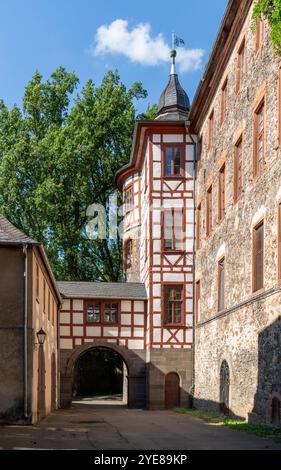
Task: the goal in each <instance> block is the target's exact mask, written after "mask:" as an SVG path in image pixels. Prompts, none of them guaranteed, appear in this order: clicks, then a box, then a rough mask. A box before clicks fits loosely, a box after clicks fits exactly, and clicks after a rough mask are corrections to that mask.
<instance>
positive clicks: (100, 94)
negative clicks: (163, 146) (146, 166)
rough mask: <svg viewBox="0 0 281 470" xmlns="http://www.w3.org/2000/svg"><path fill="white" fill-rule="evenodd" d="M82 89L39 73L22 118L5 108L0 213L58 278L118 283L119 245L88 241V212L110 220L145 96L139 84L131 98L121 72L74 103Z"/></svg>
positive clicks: (0, 125)
mask: <svg viewBox="0 0 281 470" xmlns="http://www.w3.org/2000/svg"><path fill="white" fill-rule="evenodd" d="M77 85H78V78H77V77H76V76H75V75H74V74H72V73H68V72H67V71H66V70H64V69H63V68H59V69H58V70H56V71H55V72H54V74H53V75H52V76H51V78H50V79H49V80H47V81H46V82H43V80H42V76H41V75H40V74H39V73H38V72H36V73H35V75H34V77H33V78H32V80H31V81H30V82H29V83H28V85H27V87H26V90H25V93H24V97H23V110H22V111H21V110H20V109H19V108H18V107H14V108H13V109H11V110H10V111H9V110H8V109H7V107H6V106H5V105H4V103H3V102H0V211H1V212H2V213H3V214H5V215H6V216H7V217H8V218H9V219H10V220H11V222H13V223H15V224H16V225H17V226H19V227H20V228H22V229H23V230H24V231H25V232H26V233H28V234H29V235H30V236H33V237H35V238H36V239H38V240H39V241H41V242H42V243H44V245H45V247H46V249H47V253H48V255H49V257H50V260H51V263H52V265H53V268H54V271H55V274H56V276H57V277H58V278H60V279H66V280H67V279H71V280H96V279H99V280H104V281H105V280H106V281H109V280H112V281H116V280H119V279H120V278H121V276H122V249H121V243H120V240H119V239H117V240H108V239H106V240H95V241H93V240H89V239H88V237H87V236H86V233H85V224H86V222H87V217H86V210H87V207H88V206H89V205H91V204H92V203H100V204H102V205H104V206H105V207H106V209H107V215H108V211H109V208H108V206H107V201H108V197H109V195H110V194H111V193H112V192H113V191H115V187H114V176H115V173H116V172H117V170H118V169H119V168H120V167H122V166H123V165H124V164H126V163H127V162H128V160H129V155H130V148H131V141H132V131H133V126H134V121H135V118H136V112H135V106H134V102H135V100H138V99H141V98H145V97H146V95H147V93H146V91H145V90H143V88H142V86H141V84H140V83H135V84H133V86H132V87H131V88H130V89H129V90H127V89H126V88H125V86H124V85H123V84H122V82H121V80H120V77H119V75H118V74H117V72H115V73H113V72H108V73H107V74H106V75H105V77H104V79H103V80H102V83H101V84H100V86H95V85H94V83H93V82H92V81H88V82H87V83H86V85H85V86H84V88H83V89H82V91H81V93H80V94H78V95H77V96H76V97H74V96H73V94H74V91H75V90H76V88H77ZM70 103H73V104H72V106H71V107H70ZM118 198H119V201H120V195H119V194H118Z"/></svg>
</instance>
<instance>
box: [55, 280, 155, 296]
mask: <svg viewBox="0 0 281 470" xmlns="http://www.w3.org/2000/svg"><path fill="white" fill-rule="evenodd" d="M58 287H59V290H60V293H61V295H62V297H63V298H66V299H115V300H122V299H123V300H146V299H147V294H146V289H145V285H144V284H140V283H135V282H71V281H60V282H58Z"/></svg>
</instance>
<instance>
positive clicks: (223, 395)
mask: <svg viewBox="0 0 281 470" xmlns="http://www.w3.org/2000/svg"><path fill="white" fill-rule="evenodd" d="M229 385H230V371H229V365H228V363H227V362H226V361H223V362H222V364H221V368H220V410H221V412H222V413H223V414H225V415H228V414H229Z"/></svg>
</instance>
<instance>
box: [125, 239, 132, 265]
mask: <svg viewBox="0 0 281 470" xmlns="http://www.w3.org/2000/svg"><path fill="white" fill-rule="evenodd" d="M124 254H125V257H124V266H125V270H127V269H130V268H131V267H132V264H133V240H131V239H129V240H127V241H126V242H125V246H124Z"/></svg>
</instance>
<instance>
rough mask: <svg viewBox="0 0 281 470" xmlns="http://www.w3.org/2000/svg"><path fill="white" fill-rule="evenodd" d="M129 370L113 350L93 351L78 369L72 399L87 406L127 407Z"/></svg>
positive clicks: (81, 357)
mask: <svg viewBox="0 0 281 470" xmlns="http://www.w3.org/2000/svg"><path fill="white" fill-rule="evenodd" d="M127 376H128V372H127V367H126V364H125V362H124V360H123V358H122V356H121V355H120V354H119V353H117V352H116V351H113V350H112V349H110V348H105V347H100V348H93V349H90V350H88V351H86V352H85V353H84V354H82V355H81V356H80V357H79V358H78V359H77V361H76V363H75V366H74V375H73V387H72V397H73V401H74V402H78V401H79V402H83V403H87V404H95V405H99V404H103V405H105V404H110V405H114V404H116V405H117V404H119V405H120V404H123V405H127V397H128V393H127V386H128V381H127Z"/></svg>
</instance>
